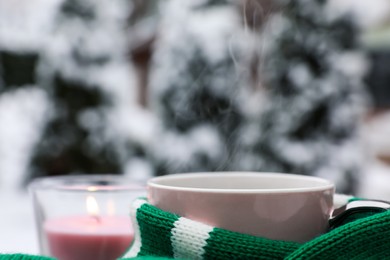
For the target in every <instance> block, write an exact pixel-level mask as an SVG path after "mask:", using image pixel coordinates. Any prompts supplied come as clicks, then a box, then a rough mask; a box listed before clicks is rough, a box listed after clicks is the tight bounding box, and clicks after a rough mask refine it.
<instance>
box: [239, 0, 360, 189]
mask: <svg viewBox="0 0 390 260" xmlns="http://www.w3.org/2000/svg"><path fill="white" fill-rule="evenodd" d="M285 2H287V4H286V6H285V7H284V8H282V9H281V10H282V13H281V14H280V15H275V16H273V17H272V19H271V20H270V21H269V24H268V26H267V28H266V30H264V31H263V34H262V36H263V38H264V40H265V41H266V42H265V46H264V48H263V50H264V57H263V66H262V67H261V68H260V74H261V77H262V80H263V82H264V86H265V88H266V95H267V96H266V99H265V100H267V102H266V103H265V104H264V111H263V113H262V116H261V119H260V120H259V121H258V122H257V123H253V122H252V124H248V127H247V128H248V129H250V130H248V129H247V134H245V131H244V134H243V136H244V138H245V139H243V145H242V149H243V151H242V152H240V153H239V157H238V158H237V159H236V162H237V165H239V167H240V168H241V169H250V170H263V171H276V172H290V173H297V174H305V175H317V176H322V177H326V178H328V179H332V180H334V181H335V182H336V184H337V188H338V191H339V192H346V193H350V192H353V191H355V189H356V188H357V183H358V180H359V172H360V168H361V166H362V164H361V162H362V160H361V159H362V158H361V155H362V153H361V149H360V147H359V142H358V124H359V122H360V116H361V112H362V107H363V105H364V99H363V97H364V94H363V89H362V84H361V79H362V76H363V74H362V73H361V71H356V73H355V72H353V71H351V68H353V66H354V62H355V61H356V60H359V54H358V51H357V47H358V46H357V36H358V34H357V27H356V25H355V23H354V21H353V20H352V19H351V17H349V16H347V15H342V16H338V15H336V12H334V13H331V12H329V11H328V9H327V8H328V7H327V5H326V2H327V1H325V0H310V1H307V0H292V1H285ZM352 70H353V69H352ZM253 128H254V129H255V131H254V130H253Z"/></svg>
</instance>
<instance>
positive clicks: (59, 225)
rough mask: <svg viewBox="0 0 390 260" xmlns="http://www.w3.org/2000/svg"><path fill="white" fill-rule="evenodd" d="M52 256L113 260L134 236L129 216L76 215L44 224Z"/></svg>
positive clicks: (70, 258)
mask: <svg viewBox="0 0 390 260" xmlns="http://www.w3.org/2000/svg"><path fill="white" fill-rule="evenodd" d="M44 230H45V233H46V236H47V241H48V247H49V251H50V254H51V256H54V257H56V258H58V259H59V260H114V259H117V258H118V257H120V256H121V255H122V254H124V253H125V251H126V249H127V248H128V247H129V246H130V244H131V242H132V241H133V238H134V232H133V229H132V225H131V221H130V218H128V217H118V216H100V217H94V216H74V217H62V218H56V219H50V220H47V221H46V222H45V224H44Z"/></svg>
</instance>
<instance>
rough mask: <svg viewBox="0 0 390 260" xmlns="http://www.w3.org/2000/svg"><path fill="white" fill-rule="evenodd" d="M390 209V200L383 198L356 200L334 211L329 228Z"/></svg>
mask: <svg viewBox="0 0 390 260" xmlns="http://www.w3.org/2000/svg"><path fill="white" fill-rule="evenodd" d="M387 210H390V202H387V201H383V200H365V199H363V200H355V201H351V202H349V203H347V204H346V205H344V206H342V207H340V208H337V209H335V210H334V211H333V213H332V216H331V218H330V219H329V229H330V230H332V229H335V228H337V227H339V226H342V225H344V224H346V223H348V222H351V221H353V220H356V219H359V218H364V217H367V216H371V215H374V214H377V213H381V212H385V211H387Z"/></svg>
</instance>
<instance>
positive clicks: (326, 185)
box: [147, 171, 335, 194]
mask: <svg viewBox="0 0 390 260" xmlns="http://www.w3.org/2000/svg"><path fill="white" fill-rule="evenodd" d="M226 176H230V177H243V176H249V177H256V178H257V177H259V178H271V177H272V178H275V179H277V178H283V179H286V178H288V179H291V180H306V181H313V182H317V183H318V184H320V185H318V186H315V187H300V188H270V189H264V188H259V189H256V188H237V189H235V188H234V189H233V188H199V187H180V186H175V185H171V184H161V183H159V181H161V180H175V179H176V180H178V179H191V178H205V177H210V178H224V177H226ZM147 188H148V189H150V188H157V189H163V190H174V191H185V192H198V193H205V192H207V193H221V194H224V193H236V194H237V193H242V194H253V193H256V194H269V193H273V194H275V193H281V194H283V193H304V192H318V191H326V190H333V191H334V190H335V184H334V183H333V182H331V181H330V180H327V179H324V178H320V177H316V176H307V175H299V174H290V173H275V172H249V171H242V172H241V171H232V172H196V173H176V174H170V175H165V176H158V177H154V178H151V179H149V180H148V182H147Z"/></svg>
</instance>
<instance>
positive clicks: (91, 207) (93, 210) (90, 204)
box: [86, 196, 99, 217]
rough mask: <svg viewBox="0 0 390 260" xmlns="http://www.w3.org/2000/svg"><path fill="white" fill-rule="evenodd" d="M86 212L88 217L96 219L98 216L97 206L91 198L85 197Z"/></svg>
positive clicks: (93, 198)
mask: <svg viewBox="0 0 390 260" xmlns="http://www.w3.org/2000/svg"><path fill="white" fill-rule="evenodd" d="M86 203H87V212H88V214H89V215H92V216H94V217H97V216H98V215H99V205H98V203H97V201H96V199H95V197H93V196H87V201H86Z"/></svg>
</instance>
